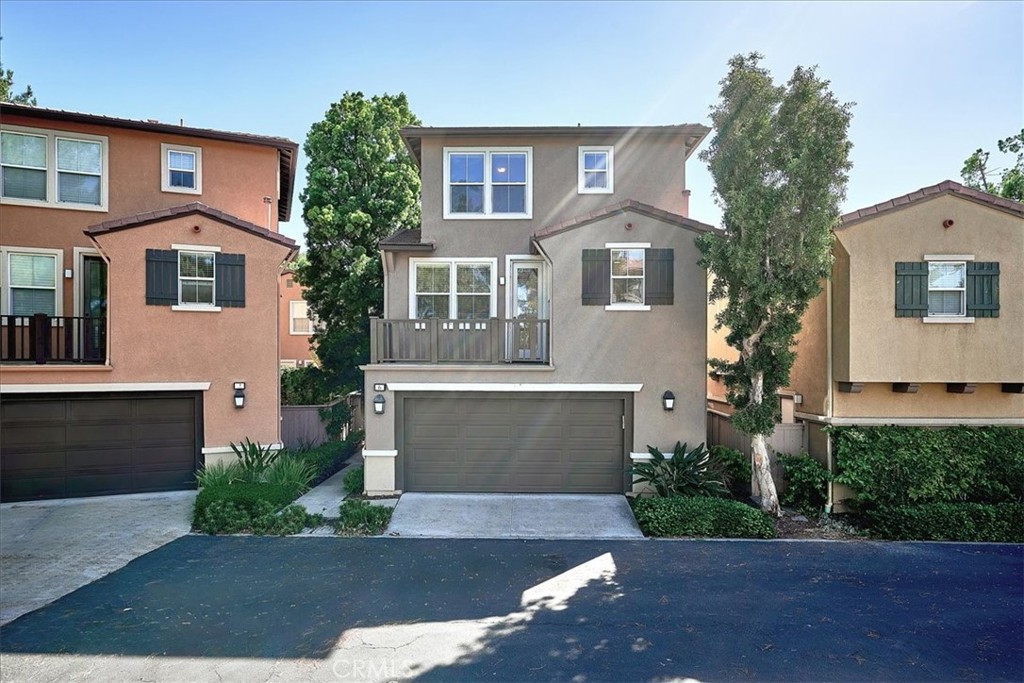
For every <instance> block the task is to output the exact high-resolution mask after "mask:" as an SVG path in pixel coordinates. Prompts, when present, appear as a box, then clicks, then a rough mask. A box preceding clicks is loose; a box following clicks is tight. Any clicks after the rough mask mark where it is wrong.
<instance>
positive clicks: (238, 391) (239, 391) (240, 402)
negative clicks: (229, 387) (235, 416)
mask: <svg viewBox="0 0 1024 683" xmlns="http://www.w3.org/2000/svg"><path fill="white" fill-rule="evenodd" d="M235 407H236V408H244V407H245V382H235Z"/></svg>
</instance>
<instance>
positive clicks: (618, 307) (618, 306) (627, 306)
mask: <svg viewBox="0 0 1024 683" xmlns="http://www.w3.org/2000/svg"><path fill="white" fill-rule="evenodd" d="M608 244H612V243H611V242H609V243H608ZM644 244H646V242H645V243H644ZM606 248H608V249H609V250H610V251H636V250H639V251H643V252H644V273H643V275H641V276H639V278H640V291H641V292H642V294H643V295H642V296H641V297H640V299H641V300H642V301H647V253H646V251H645V250H646V249H647V248H648V247H641V246H639V245H638V244H628V243H620V244H619V245H618V246H615V247H606ZM608 256H609V258H608V277H609V278H610V282H609V285H608V296H609V299H610V298H611V297H613V296H615V280H616V279H618V280H635V279H637V276H636V275H616V274H615V267H614V266H613V265H612V261H613V260H614V257H612V255H611V254H610V253H609V255H608ZM604 310H606V311H649V310H651V307H650V306H648V305H647V304H631V303H626V302H614V301H609V303H608V305H607V306H605V307H604Z"/></svg>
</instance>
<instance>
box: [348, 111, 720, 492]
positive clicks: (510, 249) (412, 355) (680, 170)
mask: <svg viewBox="0 0 1024 683" xmlns="http://www.w3.org/2000/svg"><path fill="white" fill-rule="evenodd" d="M708 132H709V129H708V128H706V127H705V126H701V125H677V126H658V127H633V128H625V127H623V128H594V127H552V128H430V127H415V128H406V129H404V130H403V131H402V136H403V138H404V140H405V142H406V145H407V147H408V149H409V151H410V153H411V154H412V155H413V156H414V158H415V160H416V163H417V164H418V165H419V168H420V172H421V178H422V216H423V218H422V228H421V229H420V230H410V231H404V232H401V233H399V234H396V235H393V236H392V237H390V238H388V239H386V240H384V241H383V242H382V243H381V250H382V259H383V266H384V272H385V302H384V316H383V318H382V319H374V320H372V321H371V360H370V363H369V364H368V365H367V366H365V367H364V370H365V375H366V387H365V397H366V443H365V450H364V452H363V455H364V457H365V463H366V489H367V491H368V493H370V494H385V493H393V492H395V491H449V492H453V491H454V492H481V491H491V492H546V493H548V492H566V493H570V492H575V493H581V492H583V493H588V492H590V493H597V492H600V493H621V492H623V491H626V490H628V489H629V488H630V486H631V483H630V482H631V478H630V475H629V474H628V470H629V467H630V465H631V462H632V461H633V460H634V459H637V458H644V457H649V456H648V455H647V446H648V445H652V446H658V447H662V448H668V447H671V446H672V445H673V444H674V443H675V442H676V441H677V440H681V441H684V442H689V443H690V444H691V445H695V444H697V443H700V442H702V441H704V432H705V412H704V372H705V370H704V368H705V365H704V363H705V348H706V338H705V324H706V322H705V315H706V298H705V291H706V274H705V271H704V270H703V269H702V268H701V267H700V266H699V265H698V263H697V262H698V258H699V252H698V250H697V248H696V245H695V243H694V239H695V237H696V236H697V235H698V234H699V233H700V232H702V231H705V230H709V229H712V228H711V226H708V225H704V224H702V223H699V222H697V221H694V220H692V219H690V218H689V217H688V215H687V214H688V199H689V193H688V190H687V189H686V161H687V159H688V158H689V157H690V155H691V154H692V153H693V152H694V150H695V148H696V147H697V145H699V143H700V142H701V140H703V138H704V137H705V136H706V135H707V134H708Z"/></svg>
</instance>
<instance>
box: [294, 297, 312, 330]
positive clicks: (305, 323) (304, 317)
mask: <svg viewBox="0 0 1024 683" xmlns="http://www.w3.org/2000/svg"><path fill="white" fill-rule="evenodd" d="M288 307H289V311H288V313H289V318H290V320H291V323H290V328H289V331H290V332H291V333H292V334H295V335H303V336H307V337H308V336H309V335H311V334H312V333H313V326H312V325H310V323H309V306H308V305H307V304H306V302H305V301H291V302H289V304H288Z"/></svg>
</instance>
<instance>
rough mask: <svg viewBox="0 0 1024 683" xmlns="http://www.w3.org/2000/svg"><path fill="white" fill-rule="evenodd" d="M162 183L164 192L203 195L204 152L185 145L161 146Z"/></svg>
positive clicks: (198, 148)
mask: <svg viewBox="0 0 1024 683" xmlns="http://www.w3.org/2000/svg"><path fill="white" fill-rule="evenodd" d="M160 154H161V161H160V165H161V169H160V171H161V181H160V189H161V190H163V191H164V192H182V193H185V194H202V191H203V150H202V148H200V147H186V146H184V145H168V144H166V143H164V144H161V145H160Z"/></svg>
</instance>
